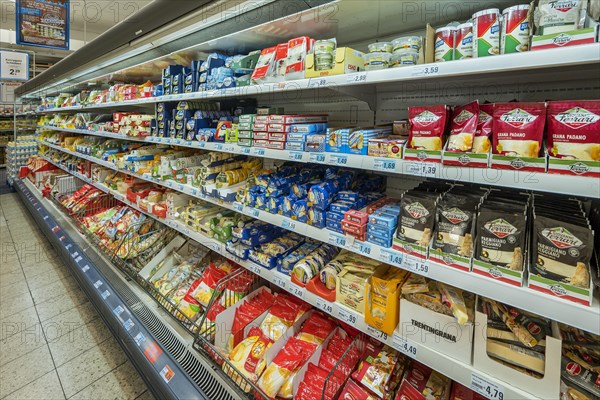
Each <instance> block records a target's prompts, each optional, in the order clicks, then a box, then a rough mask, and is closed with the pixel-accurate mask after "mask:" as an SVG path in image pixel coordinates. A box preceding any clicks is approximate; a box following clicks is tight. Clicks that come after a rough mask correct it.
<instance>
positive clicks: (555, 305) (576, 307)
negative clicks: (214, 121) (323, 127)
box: [41, 142, 600, 335]
mask: <svg viewBox="0 0 600 400" xmlns="http://www.w3.org/2000/svg"><path fill="white" fill-rule="evenodd" d="M41 143H42V144H45V145H47V146H49V147H51V148H54V149H56V150H59V151H63V152H65V153H68V154H71V155H74V156H76V157H80V158H83V159H86V160H89V161H91V162H94V163H97V164H100V165H103V166H105V167H107V168H111V169H113V170H115V171H121V172H123V173H126V174H128V175H131V176H134V177H136V178H139V179H143V180H146V181H149V182H153V183H156V184H158V185H161V186H164V187H168V188H170V189H173V190H175V191H178V192H182V193H185V194H187V195H190V196H192V197H196V198H198V199H201V200H204V201H207V202H210V203H213V204H217V205H219V206H221V207H223V208H228V209H230V210H234V211H237V212H240V213H242V214H245V215H248V216H250V217H253V218H256V219H259V220H261V221H265V222H268V223H270V224H273V225H276V226H280V227H282V228H284V229H287V230H289V231H292V232H296V233H298V234H300V235H304V236H307V237H311V238H313V239H316V240H319V241H322V242H324V243H330V244H332V245H335V246H337V247H340V248H344V249H347V250H349V251H352V252H354V253H357V254H361V255H364V256H366V257H369V258H372V259H375V260H379V261H382V262H385V263H387V264H390V265H393V266H396V267H398V268H402V269H405V270H408V271H411V272H415V273H417V274H419V275H423V276H427V277H429V278H431V279H434V280H436V281H440V282H443V283H446V284H449V285H452V286H456V287H459V288H461V289H464V290H468V291H470V292H472V293H475V294H478V295H481V296H485V297H489V298H491V299H495V300H498V301H501V302H504V303H507V304H510V305H512V306H515V307H518V308H521V309H523V310H527V311H530V312H533V313H536V314H539V315H542V316H544V317H547V318H550V319H552V320H555V321H558V322H563V323H565V324H568V325H570V326H574V327H577V328H580V329H583V330H586V331H588V332H592V333H594V334H597V335H600V302H599V301H598V296H595V297H594V300H593V304H592V306H590V307H586V306H583V305H580V304H576V303H573V302H569V301H566V300H562V299H560V298H557V297H553V296H550V295H547V294H544V293H539V292H536V291H533V290H530V289H528V288H526V287H515V286H512V285H509V284H505V283H503V282H500V281H496V280H492V279H489V278H485V277H483V276H480V275H477V274H475V273H472V272H464V271H460V270H457V269H454V268H450V267H448V266H444V265H442V264H439V263H436V262H433V261H430V260H427V261H420V260H418V259H416V258H414V257H411V256H410V255H407V254H404V253H401V252H399V251H397V250H394V249H392V248H385V247H382V246H378V245H376V244H373V243H368V242H361V241H359V240H354V238H352V237H348V236H345V235H342V234H339V233H336V232H332V231H330V230H328V229H319V228H316V227H313V226H310V225H308V224H305V223H301V222H298V221H295V220H293V219H291V218H288V217H284V216H282V215H278V214H271V213H269V212H266V211H262V210H258V209H256V208H251V207H247V206H245V205H243V204H240V203H237V202H234V203H228V202H224V201H222V200H219V199H215V198H213V197H210V196H206V195H205V194H204V193H202V191H201V190H200V189H198V188H196V187H194V186H191V185H187V184H182V183H178V182H174V181H172V180H166V181H163V180H160V179H157V178H154V177H151V176H149V175H145V174H144V175H142V174H135V173H131V172H128V171H124V170H120V169H118V168H117V167H116V166H115V165H114V164H113V163H110V162H106V161H103V160H99V159H97V158H95V157H90V156H86V155H83V154H80V153H76V152H73V151H70V150H67V149H64V148H62V147H59V146H56V145H52V144H49V143H45V142H41ZM86 182H88V183H90V184H94V183H93V182H91V181H89V179H88V180H86ZM121 196H122V195H121Z"/></svg>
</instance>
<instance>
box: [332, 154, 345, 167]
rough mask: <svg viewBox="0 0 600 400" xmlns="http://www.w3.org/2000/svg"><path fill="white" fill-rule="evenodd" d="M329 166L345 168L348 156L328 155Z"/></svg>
mask: <svg viewBox="0 0 600 400" xmlns="http://www.w3.org/2000/svg"><path fill="white" fill-rule="evenodd" d="M329 164H333V165H342V166H346V165H348V156H344V155H341V154H330V155H329Z"/></svg>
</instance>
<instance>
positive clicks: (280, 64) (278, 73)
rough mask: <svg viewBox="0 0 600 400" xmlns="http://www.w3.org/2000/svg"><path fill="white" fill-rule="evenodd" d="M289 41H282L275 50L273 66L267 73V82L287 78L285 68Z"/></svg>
mask: <svg viewBox="0 0 600 400" xmlns="http://www.w3.org/2000/svg"><path fill="white" fill-rule="evenodd" d="M287 50H288V45H287V43H280V44H278V45H277V48H276V50H275V57H274V58H273V68H271V69H270V70H269V72H268V73H267V78H266V79H265V82H281V81H283V80H284V79H285V69H286V66H287Z"/></svg>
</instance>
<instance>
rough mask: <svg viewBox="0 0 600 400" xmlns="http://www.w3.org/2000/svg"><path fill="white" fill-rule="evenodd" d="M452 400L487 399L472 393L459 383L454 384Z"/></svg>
mask: <svg viewBox="0 0 600 400" xmlns="http://www.w3.org/2000/svg"><path fill="white" fill-rule="evenodd" d="M450 400H486V397H485V396H482V395H480V394H479V393H477V392H474V391H472V390H471V389H469V388H467V387H465V386H463V385H461V384H460V383H458V382H452V391H451V392H450Z"/></svg>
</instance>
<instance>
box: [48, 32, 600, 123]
mask: <svg viewBox="0 0 600 400" xmlns="http://www.w3.org/2000/svg"><path fill="white" fill-rule="evenodd" d="M599 54H600V44H598V43H594V44H587V45H580V46H570V47H563V48H561V49H550V50H540V51H533V52H525V53H519V54H507V55H502V56H498V57H485V58H478V59H477V60H458V61H453V62H448V63H434V64H423V65H416V66H410V67H405V68H389V69H384V70H379V71H364V72H357V73H353V74H345V75H334V76H327V77H318V78H309V79H299V80H294V81H285V82H278V83H266V84H260V85H250V86H243V87H236V88H229V89H217V90H208V91H203V92H194V93H185V94H176V95H167V96H159V97H149V98H143V99H136V100H129V101H121V102H111V103H102V104H90V105H85V106H81V105H79V106H72V107H61V108H54V109H48V110H44V111H40V112H39V113H40V114H44V113H52V112H62V111H80V110H91V109H110V108H116V107H124V106H139V105H144V104H152V103H158V102H164V101H182V100H217V99H222V98H230V97H248V96H264V95H268V96H272V95H273V94H279V93H283V92H294V91H299V90H307V89H332V90H335V91H341V92H343V93H347V94H349V95H350V96H356V98H361V99H363V100H365V101H368V102H369V103H370V104H371V106H372V108H373V109H374V107H373V102H374V101H375V98H374V96H373V93H374V92H386V91H390V90H395V87H394V84H399V83H400V84H401V83H403V82H413V81H430V80H434V79H435V80H444V81H470V82H472V81H473V79H492V78H508V77H510V79H512V80H514V79H515V77H516V76H517V74H518V77H519V79H522V80H523V81H524V82H533V81H540V80H541V81H544V82H556V80H557V79H558V75H557V74H558V73H561V74H565V76H569V77H570V78H571V79H582V80H584V79H586V78H588V77H589V78H591V79H593V78H597V65H596V64H597V63H598V61H599V60H600V56H599ZM573 68H577V69H578V70H577V75H576V76H573ZM356 87H360V88H361V90H360V91H356V92H354V93H349V92H348V90H347V89H356Z"/></svg>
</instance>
